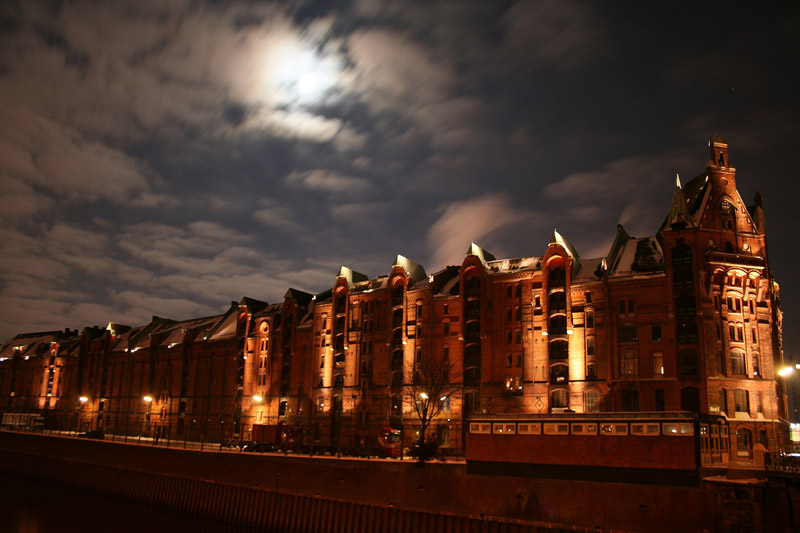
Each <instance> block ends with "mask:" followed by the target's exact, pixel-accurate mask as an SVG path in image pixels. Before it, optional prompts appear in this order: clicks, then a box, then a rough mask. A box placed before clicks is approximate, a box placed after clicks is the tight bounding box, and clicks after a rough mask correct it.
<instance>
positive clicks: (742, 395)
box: [733, 389, 750, 413]
mask: <svg viewBox="0 0 800 533" xmlns="http://www.w3.org/2000/svg"><path fill="white" fill-rule="evenodd" d="M733 403H734V408H735V410H736V412H738V413H749V412H750V394H749V392H748V391H746V390H745V389H736V390H734V391H733Z"/></svg>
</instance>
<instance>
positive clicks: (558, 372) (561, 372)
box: [550, 364, 569, 385]
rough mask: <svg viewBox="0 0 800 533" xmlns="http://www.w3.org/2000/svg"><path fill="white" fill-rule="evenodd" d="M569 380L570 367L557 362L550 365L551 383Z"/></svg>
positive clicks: (563, 382) (561, 382) (562, 382)
mask: <svg viewBox="0 0 800 533" xmlns="http://www.w3.org/2000/svg"><path fill="white" fill-rule="evenodd" d="M567 382H569V367H568V366H567V365H564V364H557V365H553V366H552V367H550V383H552V384H554V385H555V384H565V383H567Z"/></svg>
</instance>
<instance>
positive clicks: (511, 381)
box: [506, 376, 522, 394]
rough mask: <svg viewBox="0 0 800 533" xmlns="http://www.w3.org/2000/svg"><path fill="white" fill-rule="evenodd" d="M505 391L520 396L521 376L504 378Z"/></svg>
mask: <svg viewBox="0 0 800 533" xmlns="http://www.w3.org/2000/svg"><path fill="white" fill-rule="evenodd" d="M506 390H507V391H508V392H511V393H514V394H522V376H506Z"/></svg>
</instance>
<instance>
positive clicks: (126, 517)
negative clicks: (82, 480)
mask: <svg viewBox="0 0 800 533" xmlns="http://www.w3.org/2000/svg"><path fill="white" fill-rule="evenodd" d="M0 530H2V531H3V532H4V533H73V532H74V533H78V532H80V533H95V532H107V531H114V532H115V533H159V532H161V531H169V532H170V533H255V531H256V530H255V529H252V528H246V527H240V526H233V525H230V524H225V523H222V522H216V521H214V520H209V519H204V518H200V517H197V516H193V515H187V514H182V513H178V512H175V511H169V510H164V509H159V508H156V507H152V506H149V505H146V504H142V503H138V502H133V501H128V500H123V499H120V498H114V497H111V496H108V495H105V494H102V493H98V492H87V491H79V490H76V489H74V488H72V487H67V486H63V485H56V484H53V483H48V482H44V481H39V480H35V481H34V480H31V479H25V478H20V477H16V476H13V475H8V474H6V473H4V472H0ZM260 531H263V530H260Z"/></svg>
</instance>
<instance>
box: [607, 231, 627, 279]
mask: <svg viewBox="0 0 800 533" xmlns="http://www.w3.org/2000/svg"><path fill="white" fill-rule="evenodd" d="M629 240H631V236H630V235H628V232H627V231H625V228H623V227H622V224H617V234H616V235H615V236H614V242H612V243H611V248H609V250H608V256H607V257H608V264H609V265H611V266H612V269H613V266H614V264H615V263H616V262H617V259H618V258H619V254H620V253H621V252H622V250H623V249H624V248H625V244H626V243H627V242H628V241H629Z"/></svg>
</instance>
